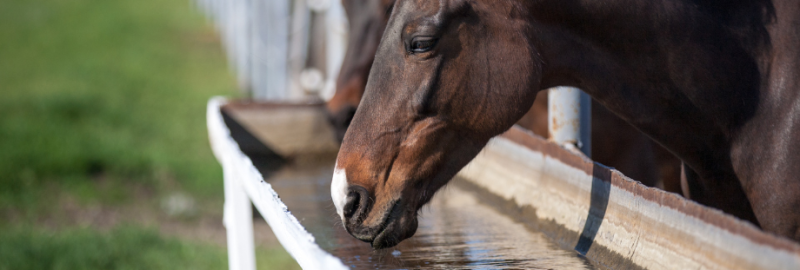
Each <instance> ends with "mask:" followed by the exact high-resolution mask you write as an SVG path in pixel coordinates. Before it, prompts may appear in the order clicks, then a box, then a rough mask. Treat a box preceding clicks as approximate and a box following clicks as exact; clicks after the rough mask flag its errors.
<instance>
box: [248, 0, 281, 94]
mask: <svg viewBox="0 0 800 270" xmlns="http://www.w3.org/2000/svg"><path fill="white" fill-rule="evenodd" d="M250 1H251V4H250V8H249V11H250V14H251V15H250V23H251V28H252V30H251V31H250V33H249V36H250V41H251V43H250V44H251V48H252V50H251V53H250V55H249V57H248V58H249V60H250V62H251V66H252V67H251V70H250V72H251V73H250V76H249V77H250V80H251V82H252V83H251V84H252V87H253V99H256V100H287V99H289V98H290V95H289V94H288V87H287V82H288V80H289V77H288V73H287V66H288V59H289V48H288V47H289V20H290V10H289V7H290V2H289V0H250Z"/></svg>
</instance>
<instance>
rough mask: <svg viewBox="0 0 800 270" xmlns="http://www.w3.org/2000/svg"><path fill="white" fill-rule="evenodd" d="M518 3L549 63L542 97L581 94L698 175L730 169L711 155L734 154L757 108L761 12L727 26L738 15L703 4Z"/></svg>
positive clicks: (616, 0) (650, 0)
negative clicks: (569, 90) (564, 89)
mask: <svg viewBox="0 0 800 270" xmlns="http://www.w3.org/2000/svg"><path fill="white" fill-rule="evenodd" d="M520 1H521V2H520V3H524V4H526V5H527V6H528V7H529V8H528V11H529V12H530V13H529V15H528V19H529V20H530V23H531V25H532V27H530V29H531V30H530V34H529V37H530V39H531V42H532V43H533V46H534V47H536V48H537V50H538V51H539V53H540V55H541V57H542V63H543V67H542V82H541V83H542V85H541V86H542V87H541V88H547V87H551V86H558V85H570V86H576V87H579V88H581V89H583V90H584V91H586V92H587V93H589V94H590V95H591V96H592V97H593V98H595V99H596V100H597V101H598V102H600V103H601V104H603V105H604V106H606V107H607V108H608V109H610V110H611V111H613V112H614V113H616V114H617V115H619V116H620V117H621V118H623V119H625V120H626V121H628V122H630V123H631V124H633V125H634V126H636V127H637V128H638V129H640V130H642V131H644V132H645V133H646V134H648V135H649V136H651V137H652V138H653V139H655V140H656V141H658V142H659V143H661V144H662V145H665V146H667V147H668V148H670V149H671V150H672V151H673V153H675V154H676V155H678V156H679V157H680V158H681V159H683V160H684V161H686V162H687V163H689V164H690V165H694V166H692V167H695V169H696V170H698V169H699V170H698V172H699V173H701V174H702V173H703V170H702V169H700V168H701V167H708V166H710V164H708V162H711V161H712V160H713V162H718V161H720V159H723V160H725V162H728V160H727V159H728V157H726V154H723V153H725V152H726V151H714V150H719V149H728V148H729V147H730V145H729V142H730V137H731V136H732V135H733V134H734V133H735V132H736V131H737V129H738V128H739V127H740V126H741V125H743V123H744V122H745V121H746V120H747V119H749V118H750V117H752V115H753V114H754V112H755V111H756V109H757V106H758V98H759V87H760V82H759V80H760V78H761V76H760V75H761V73H762V71H761V70H763V68H762V66H763V63H759V62H758V60H757V59H758V57H759V56H760V55H763V54H764V52H763V51H762V50H763V48H764V47H765V46H763V44H764V43H765V42H763V41H764V40H763V37H764V36H768V35H765V34H764V33H766V31H765V30H764V27H763V24H761V25H759V24H756V23H752V22H763V21H764V20H763V18H761V17H760V16H763V14H761V13H763V12H761V11H759V10H757V12H758V14H757V13H749V14H744V15H746V16H751V17H748V18H745V19H730V18H731V17H730V16H727V14H733V13H737V12H738V11H741V10H739V9H734V8H730V10H717V12H718V13H713V12H708V11H707V10H704V8H706V6H698V5H697V3H698V2H702V1H699V0H694V1H690V0H678V1H675V0H671V1H668V0H604V1H596V0H595V1H590V0H585V1H581V0H574V1H553V0H541V1H527V2H526V1H524V0H520ZM708 1H712V0H708ZM708 1H706V2H708ZM742 6H746V5H742ZM737 8H741V7H737ZM739 13H741V12H739ZM742 22H746V23H742ZM750 32H756V33H759V34H764V35H752V34H748V33H750ZM754 36H755V37H754ZM744 37H748V38H744ZM751 37H754V38H751ZM766 43H768V42H766ZM676 131H681V132H677V133H680V134H676ZM703 150H707V151H703ZM697 153H711V154H713V155H716V156H713V157H711V156H699V155H698V154H697ZM714 153H717V154H714Z"/></svg>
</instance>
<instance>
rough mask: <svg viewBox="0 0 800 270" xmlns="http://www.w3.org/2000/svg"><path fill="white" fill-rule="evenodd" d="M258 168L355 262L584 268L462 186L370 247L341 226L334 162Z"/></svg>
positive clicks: (305, 220)
mask: <svg viewBox="0 0 800 270" xmlns="http://www.w3.org/2000/svg"><path fill="white" fill-rule="evenodd" d="M301 163H303V164H302V165H301V164H292V165H288V166H286V167H284V168H282V169H280V170H279V171H276V172H272V173H265V174H264V175H269V178H268V179H267V182H269V183H270V184H272V185H273V188H274V189H275V190H276V191H277V192H278V194H279V195H280V196H281V199H282V200H283V201H284V203H286V205H287V206H288V207H289V210H291V211H292V214H294V215H295V216H296V217H297V219H298V220H300V223H302V224H303V226H305V227H306V229H307V230H308V231H309V232H311V234H313V235H314V236H315V237H316V241H317V243H318V244H319V245H320V246H321V247H322V248H323V249H325V250H327V251H328V252H330V253H332V254H333V255H335V256H337V257H339V258H341V259H342V261H343V262H344V263H345V264H346V265H349V266H351V267H354V268H358V269H378V268H380V269H419V268H430V269H453V268H462V269H463V268H467V269H508V268H525V269H530V268H536V269H591V268H592V265H591V264H589V262H587V261H586V260H585V259H583V258H582V257H580V256H579V255H578V254H577V253H575V252H574V251H566V250H562V249H558V248H557V247H556V246H555V245H554V244H552V243H551V242H549V241H548V240H547V239H546V238H545V236H544V235H543V234H541V233H538V232H531V231H530V230H527V229H526V228H525V227H524V226H523V225H521V224H519V223H516V222H514V221H513V220H512V219H510V218H509V217H507V216H504V215H501V214H499V213H497V212H496V211H494V210H492V209H491V208H489V207H487V206H485V205H483V204H481V203H480V202H478V201H477V200H476V199H475V197H473V196H472V195H470V194H469V193H467V192H465V191H463V190H461V189H459V188H457V187H453V186H449V187H445V188H444V190H442V191H441V192H439V194H437V195H436V196H435V197H434V199H433V200H432V201H431V203H430V204H429V205H428V206H426V207H425V208H423V210H422V214H421V217H420V220H419V229H418V230H417V233H416V234H415V235H414V237H411V238H409V239H407V240H405V241H403V242H401V243H400V244H399V245H398V246H396V247H394V248H388V249H383V250H377V251H376V250H372V248H371V247H370V246H369V244H367V243H364V242H361V241H358V240H356V239H355V238H353V237H352V236H350V235H349V234H348V233H347V232H346V231H345V230H344V228H343V227H342V224H341V221H340V220H339V218H338V216H337V215H336V211H335V210H334V208H333V203H332V202H331V198H330V179H331V175H332V174H333V162H332V161H326V162H301Z"/></svg>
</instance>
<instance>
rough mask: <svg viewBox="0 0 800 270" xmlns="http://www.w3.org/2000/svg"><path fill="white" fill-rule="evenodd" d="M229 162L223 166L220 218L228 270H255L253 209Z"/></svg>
mask: <svg viewBox="0 0 800 270" xmlns="http://www.w3.org/2000/svg"><path fill="white" fill-rule="evenodd" d="M229 158H230V157H229ZM230 162H231V161H227V163H228V164H224V165H228V166H223V175H224V182H225V206H224V214H223V218H222V219H223V221H222V223H223V224H224V225H225V231H226V232H227V236H228V269H231V270H255V269H256V254H255V244H254V243H253V241H254V240H253V208H252V207H251V206H250V199H249V198H248V197H247V193H245V192H244V189H243V187H242V186H241V185H239V183H238V179H236V178H237V174H236V170H235V169H234V167H233V166H230V165H231V164H230Z"/></svg>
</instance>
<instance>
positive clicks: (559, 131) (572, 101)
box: [547, 86, 592, 157]
mask: <svg viewBox="0 0 800 270" xmlns="http://www.w3.org/2000/svg"><path fill="white" fill-rule="evenodd" d="M548 91H550V92H549V93H548V95H547V115H548V116H547V129H548V131H549V132H550V139H551V140H553V141H555V142H556V143H558V144H560V145H566V146H567V147H576V148H577V149H579V150H580V151H581V152H583V153H584V154H585V155H586V156H588V157H592V136H591V135H592V133H591V131H592V129H591V127H592V98H591V97H590V96H589V95H587V94H586V93H584V92H583V91H581V90H580V89H578V88H575V87H563V86H560V87H553V88H550V89H549V90H548Z"/></svg>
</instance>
